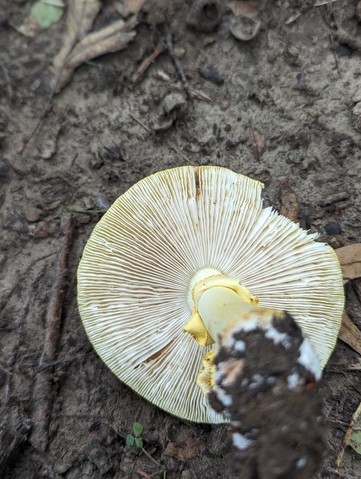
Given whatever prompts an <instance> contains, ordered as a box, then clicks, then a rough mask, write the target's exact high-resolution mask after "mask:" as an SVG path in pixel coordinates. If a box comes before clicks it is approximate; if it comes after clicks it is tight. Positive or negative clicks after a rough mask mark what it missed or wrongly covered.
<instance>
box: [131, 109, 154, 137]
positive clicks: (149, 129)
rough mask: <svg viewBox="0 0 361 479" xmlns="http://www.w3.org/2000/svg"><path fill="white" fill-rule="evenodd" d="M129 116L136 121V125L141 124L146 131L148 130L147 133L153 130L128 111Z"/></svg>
mask: <svg viewBox="0 0 361 479" xmlns="http://www.w3.org/2000/svg"><path fill="white" fill-rule="evenodd" d="M129 116H130V118H132V119H133V120H134V121H136V122H137V123H138V125H140V126H142V127H143V128H144V129H145V130H146V131H148V132H149V133H153V130H152V129H151V128H149V126H147V125H146V124H145V123H144V122H143V121H142V120H140V119H139V118H137V117H136V116H134V115H133V113H129Z"/></svg>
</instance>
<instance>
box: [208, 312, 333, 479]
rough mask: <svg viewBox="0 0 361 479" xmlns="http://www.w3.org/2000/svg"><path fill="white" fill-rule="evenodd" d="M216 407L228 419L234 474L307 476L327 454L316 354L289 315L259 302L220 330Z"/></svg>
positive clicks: (261, 478) (266, 478) (245, 478)
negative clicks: (325, 453) (245, 313)
mask: <svg viewBox="0 0 361 479" xmlns="http://www.w3.org/2000/svg"><path fill="white" fill-rule="evenodd" d="M213 366H214V368H215V373H214V375H213V378H214V387H213V389H212V391H211V392H210V394H209V401H210V404H211V405H212V407H214V408H215V410H216V411H218V412H224V413H226V414H227V416H228V417H229V419H230V421H231V434H232V444H233V448H232V453H231V457H230V460H229V466H230V470H231V474H230V475H231V476H232V477H242V479H249V478H251V477H252V478H257V479H279V478H281V477H282V478H285V477H292V479H309V478H310V477H313V475H314V474H315V473H316V472H317V471H318V470H319V468H320V465H321V462H322V457H323V455H324V451H325V447H326V443H325V432H326V427H325V421H324V419H323V414H322V409H323V401H322V399H321V396H320V394H319V389H318V380H319V379H320V377H321V369H320V365H319V358H318V357H317V355H316V353H315V352H314V351H313V348H312V346H311V343H310V341H309V339H308V338H307V337H304V335H303V333H302V331H301V329H300V327H299V326H298V325H297V324H296V322H295V321H294V319H293V318H292V316H290V315H289V314H288V313H286V312H284V311H275V310H273V309H267V308H259V307H258V308H257V307H255V308H254V309H253V310H252V311H250V312H248V313H247V315H246V316H245V317H240V318H238V320H236V321H235V322H234V323H232V324H230V325H229V327H228V328H226V330H225V331H223V333H222V339H221V341H220V344H219V345H218V347H217V354H216V356H215V360H214V364H213Z"/></svg>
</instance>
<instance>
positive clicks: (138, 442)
mask: <svg viewBox="0 0 361 479" xmlns="http://www.w3.org/2000/svg"><path fill="white" fill-rule="evenodd" d="M143 429H144V428H143V426H142V424H140V422H135V423H133V434H128V435H127V437H126V438H125V444H126V446H128V447H132V446H135V447H137V448H138V449H139V450H140V451H141V452H142V453H143V454H144V455H145V456H147V458H148V459H150V460H151V461H152V462H153V464H155V465H156V466H157V467H158V468H159V469H158V471H156V472H153V474H149V475H148V477H149V478H151V477H156V476H157V475H159V474H160V475H161V476H162V479H166V477H167V471H166V469H165V467H164V466H163V465H162V464H161V463H160V462H158V461H156V460H155V459H154V458H153V457H152V456H151V455H150V454H149V453H148V452H147V451H146V450H145V449H144V447H143V439H142V433H143Z"/></svg>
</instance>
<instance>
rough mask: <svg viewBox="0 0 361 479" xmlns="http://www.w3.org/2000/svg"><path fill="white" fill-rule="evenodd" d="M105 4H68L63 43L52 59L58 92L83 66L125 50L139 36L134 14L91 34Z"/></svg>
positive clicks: (88, 0)
mask: <svg viewBox="0 0 361 479" xmlns="http://www.w3.org/2000/svg"><path fill="white" fill-rule="evenodd" d="M101 6H102V3H101V2H100V1H99V0H71V1H70V2H69V7H68V12H67V20H66V33H65V35H64V43H63V46H62V47H61V49H60V51H59V53H58V54H57V55H56V56H55V58H54V60H53V66H52V70H53V74H54V88H55V92H56V93H59V92H60V91H61V90H62V89H63V88H64V86H65V85H66V84H67V83H68V82H69V81H70V80H71V77H72V75H73V72H74V70H75V69H76V68H78V67H79V66H80V65H81V64H83V63H85V62H87V61H90V60H93V59H94V58H97V57H99V56H101V55H105V54H106V53H114V52H117V51H119V50H122V49H124V48H126V47H127V46H128V44H129V43H130V42H131V41H132V40H133V39H134V37H135V36H136V31H135V30H134V28H135V27H136V25H137V24H138V20H137V18H136V16H135V15H133V16H131V17H130V18H129V19H128V20H126V21H125V20H123V19H120V20H118V21H115V22H113V23H111V24H110V25H108V26H106V27H103V28H101V29H100V30H97V31H95V32H90V30H91V28H92V26H93V23H94V21H95V19H96V17H97V15H98V13H99V10H100V8H101Z"/></svg>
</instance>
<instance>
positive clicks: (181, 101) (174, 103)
mask: <svg viewBox="0 0 361 479" xmlns="http://www.w3.org/2000/svg"><path fill="white" fill-rule="evenodd" d="M185 104H186V99H185V98H184V96H183V95H182V94H181V93H169V95H166V96H165V97H164V100H163V106H164V110H165V112H166V113H167V114H168V115H169V113H171V112H172V111H173V110H175V109H179V108H181V107H182V106H183V105H185Z"/></svg>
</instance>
